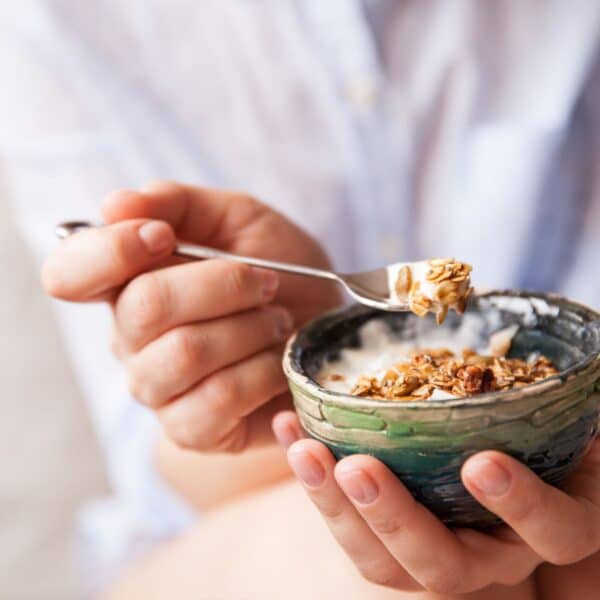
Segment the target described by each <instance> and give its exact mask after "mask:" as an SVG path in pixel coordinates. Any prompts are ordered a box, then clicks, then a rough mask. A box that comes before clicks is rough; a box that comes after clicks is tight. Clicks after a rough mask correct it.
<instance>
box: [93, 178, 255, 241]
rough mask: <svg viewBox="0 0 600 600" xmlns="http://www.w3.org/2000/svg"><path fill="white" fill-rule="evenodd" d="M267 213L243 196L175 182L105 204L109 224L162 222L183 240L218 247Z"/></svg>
mask: <svg viewBox="0 0 600 600" xmlns="http://www.w3.org/2000/svg"><path fill="white" fill-rule="evenodd" d="M266 212H267V208H266V207H265V206H264V205H263V204H261V203H260V202H258V201H256V200H254V199H252V198H250V197H248V196H246V195H243V194H239V193H234V192H225V191H222V190H215V189H209V188H200V187H193V186H186V185H181V184H178V183H172V182H159V183H156V184H153V185H151V186H148V187H146V188H145V189H144V191H142V192H136V191H131V190H123V191H120V192H115V193H113V194H111V195H110V196H108V197H107V198H106V199H105V201H104V204H103V215H104V218H105V220H106V222H107V223H115V222H117V221H122V220H125V219H135V218H140V217H144V218H151V219H160V220H163V221H166V222H168V223H170V224H171V225H172V227H173V228H174V229H175V230H176V231H177V233H178V235H179V237H181V238H182V239H185V240H189V241H202V242H204V243H207V244H209V245H215V246H224V245H226V244H227V241H228V238H231V237H233V236H234V235H236V234H237V233H239V232H240V231H241V230H243V229H244V227H246V226H247V225H248V224H249V223H251V222H252V221H254V220H255V219H257V218H259V217H260V216H261V215H262V214H264V213H266Z"/></svg>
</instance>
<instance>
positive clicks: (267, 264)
mask: <svg viewBox="0 0 600 600" xmlns="http://www.w3.org/2000/svg"><path fill="white" fill-rule="evenodd" d="M175 254H177V255H179V256H186V257H189V258H221V259H225V260H232V261H235V262H241V263H245V264H247V265H252V266H253V267H262V268H264V269H273V270H274V271H284V272H286V273H294V274H295V275H307V276H309V277H320V278H321V279H332V280H334V281H337V279H338V277H337V275H336V274H335V273H332V272H331V271H323V270H322V269H313V268H312V267H304V266H302V265H294V264H292V263H286V262H280V261H276V260H267V259H264V258H255V257H253V256H241V255H239V254H231V253H230V252H223V251H222V250H215V249H214V248H208V247H206V246H197V245H196V244H188V243H186V242H178V243H177V245H176V246H175Z"/></svg>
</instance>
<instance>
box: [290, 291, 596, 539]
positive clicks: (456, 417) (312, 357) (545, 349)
mask: <svg viewBox="0 0 600 600" xmlns="http://www.w3.org/2000/svg"><path fill="white" fill-rule="evenodd" d="M373 324H375V325H377V326H378V327H385V329H386V331H387V332H388V333H387V334H388V335H389V336H391V338H393V339H396V340H399V341H400V342H405V343H407V344H411V343H414V344H415V345H416V346H418V340H419V339H421V338H422V337H423V334H424V332H425V333H427V332H430V333H431V332H433V334H434V335H437V334H438V333H439V334H440V336H441V337H440V339H442V338H443V336H445V337H446V339H450V340H451V339H452V338H453V336H454V337H456V338H457V339H458V338H459V337H460V338H465V331H466V330H467V329H468V331H467V334H468V335H467V336H466V338H465V339H469V340H471V341H472V340H473V339H476V340H479V341H481V342H483V341H484V340H487V339H489V336H490V335H491V334H493V333H494V332H496V331H498V330H502V329H505V328H507V327H514V331H516V333H515V334H514V337H513V338H512V342H511V344H510V350H509V354H508V356H513V357H516V358H523V359H526V358H527V357H528V356H531V355H532V353H539V354H541V355H543V356H546V357H547V358H549V359H550V360H551V361H552V362H553V364H554V365H555V366H556V368H557V370H558V373H557V374H555V375H552V376H550V377H548V378H546V379H543V380H542V381H538V382H535V383H531V384H528V385H523V386H522V387H517V388H512V389H508V390H504V391H493V392H487V393H480V394H477V395H472V396H466V397H451V398H442V399H435V400H434V399H429V400H416V401H395V400H387V399H377V398H375V399H374V398H369V397H359V396H356V395H352V394H351V393H350V392H349V391H346V392H340V391H336V390H333V389H327V388H326V386H325V385H324V384H323V383H322V382H321V383H318V381H319V374H320V372H321V371H322V369H323V368H324V366H325V365H327V364H331V363H335V361H336V359H339V357H340V355H342V354H343V353H344V352H345V351H348V350H350V351H352V352H354V355H355V356H356V355H357V351H360V350H361V345H362V343H363V339H362V337H361V336H362V333H361V332H363V331H365V328H366V327H367V326H369V327H371V328H373ZM363 337H364V336H363ZM359 356H360V354H359ZM283 366H284V371H285V374H286V376H287V378H288V382H289V386H290V389H291V392H292V395H293V398H294V404H295V407H296V411H297V413H298V416H299V418H300V421H301V423H302V426H303V427H304V429H305V430H306V432H307V433H308V435H310V436H311V437H313V438H315V439H317V440H319V441H321V442H323V443H324V444H325V445H326V446H327V447H328V448H329V449H330V450H331V452H332V453H333V454H334V456H335V457H336V458H338V459H340V458H342V457H344V456H348V455H351V454H369V455H372V456H374V457H376V458H378V459H379V460H381V461H382V462H383V463H385V464H386V465H387V466H388V467H389V468H390V469H391V470H392V471H393V472H394V473H395V474H396V475H397V476H398V477H399V478H400V480H401V481H402V482H403V484H404V485H405V486H406V487H407V488H408V489H409V490H410V492H411V493H412V494H413V495H414V496H415V498H416V499H417V500H418V501H419V502H421V503H423V504H424V505H425V506H426V507H428V508H429V509H430V510H431V511H432V512H433V513H434V514H436V515H437V516H438V517H439V518H440V519H441V520H442V521H443V522H445V523H446V524H447V525H448V526H451V527H474V528H485V527H489V526H492V525H497V524H499V523H500V522H501V521H500V520H499V519H498V517H497V516H495V515H493V514H492V513H490V512H489V511H487V510H486V509H485V508H483V507H482V506H481V505H480V504H479V503H478V502H477V501H476V500H475V499H474V498H473V497H472V496H471V495H470V494H469V493H468V492H467V490H466V489H465V487H464V486H463V485H462V483H461V479H460V469H461V466H462V464H463V463H464V462H465V461H466V459H467V458H468V457H469V456H471V455H473V454H475V453H476V452H479V451H481V450H499V451H501V452H505V453H507V454H509V455H511V456H513V457H515V458H516V459H518V460H520V461H521V462H523V463H524V464H525V465H527V466H528V467H529V468H530V469H532V470H533V471H534V472H535V473H536V474H537V475H538V476H539V477H541V478H542V479H543V480H544V481H546V482H547V483H549V484H551V485H555V486H560V485H561V484H562V483H563V482H564V480H565V479H566V477H567V476H568V475H569V474H570V473H571V472H572V471H573V470H574V469H575V468H576V467H577V465H578V463H579V461H580V459H581V458H582V456H583V455H584V454H585V452H586V450H587V448H588V447H589V445H590V444H591V443H592V441H593V440H594V438H595V436H596V432H597V430H598V425H599V415H600V314H598V313H596V312H595V311H593V310H591V309H589V308H587V307H585V306H582V305H580V304H578V303H576V302H572V301H570V300H567V299H566V298H562V297H560V296H557V295H553V294H541V293H531V292H523V291H515V290H509V291H493V292H488V293H485V294H479V295H475V296H473V297H472V298H471V300H470V301H469V305H468V307H467V310H466V312H465V314H464V315H462V316H459V315H456V314H452V315H449V316H448V318H447V319H446V321H445V322H444V324H443V325H440V326H438V325H436V323H435V321H434V320H433V319H432V318H428V317H425V318H421V317H417V316H416V315H414V314H412V313H391V312H381V311H377V310H375V309H372V308H368V307H365V306H359V305H352V306H349V307H345V308H342V309H338V310H336V311H334V312H331V313H328V314H326V315H323V316H321V317H319V318H317V319H315V320H313V321H311V322H310V323H308V324H306V325H305V326H304V327H302V328H301V329H300V330H299V331H298V332H297V333H296V335H295V336H294V337H293V338H291V339H290V340H289V342H288V345H287V348H286V351H285V354H284V361H283Z"/></svg>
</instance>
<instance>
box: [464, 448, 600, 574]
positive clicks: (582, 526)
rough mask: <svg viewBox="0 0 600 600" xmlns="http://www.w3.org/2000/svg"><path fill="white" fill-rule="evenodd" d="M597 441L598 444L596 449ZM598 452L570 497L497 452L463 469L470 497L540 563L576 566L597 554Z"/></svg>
mask: <svg viewBox="0 0 600 600" xmlns="http://www.w3.org/2000/svg"><path fill="white" fill-rule="evenodd" d="M597 443H598V442H596V444H597ZM598 454H600V452H598V451H597V450H596V448H594V450H593V451H592V452H590V453H589V454H588V455H587V456H586V457H585V459H584V462H583V464H582V465H581V467H580V469H579V470H578V472H577V474H576V476H575V477H574V478H573V479H572V481H571V486H570V489H569V492H570V493H572V494H574V495H573V496H569V495H568V494H566V493H565V492H562V491H560V490H558V489H557V488H554V487H552V486H550V485H548V484H546V483H544V482H543V481H541V480H540V479H539V478H538V477H537V476H536V475H535V474H534V473H533V472H532V471H530V470H529V469H528V468H527V467H525V466H524V465H523V464H521V463H520V462H518V461H516V460H515V459H513V458H510V457H509V456H506V455H504V454H501V453H499V452H480V453H479V454H477V455H475V456H473V457H471V458H470V459H469V460H468V461H467V462H466V463H465V465H464V466H463V470H462V478H463V481H464V484H465V486H466V487H467V489H468V490H469V492H470V493H471V494H473V496H474V497H475V498H476V499H477V500H478V501H479V502H480V503H481V504H483V505H484V506H485V507H486V508H488V509H489V510H491V511H492V512H494V513H496V514H497V515H498V516H500V517H501V518H502V519H503V520H504V521H505V522H506V523H508V525H510V527H512V529H514V531H516V532H517V533H518V534H519V536H521V538H523V540H524V541H525V542H526V543H527V544H529V546H531V548H532V549H533V550H534V551H535V552H536V553H537V554H539V556H541V557H542V558H543V559H544V560H546V561H548V562H551V563H554V564H558V565H563V564H570V563H573V562H577V561H579V560H581V559H583V558H585V557H587V556H589V555H591V554H593V553H594V552H597V551H598V550H600V459H599V457H598Z"/></svg>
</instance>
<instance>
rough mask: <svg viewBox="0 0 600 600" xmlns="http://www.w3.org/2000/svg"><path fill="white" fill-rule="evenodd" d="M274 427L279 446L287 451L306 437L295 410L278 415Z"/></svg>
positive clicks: (274, 418) (274, 420)
mask: <svg viewBox="0 0 600 600" xmlns="http://www.w3.org/2000/svg"><path fill="white" fill-rule="evenodd" d="M272 427H273V433H274V434H275V437H276V439H277V441H278V442H279V445H280V446H281V447H282V448H283V449H284V450H286V451H287V449H288V448H289V447H290V446H291V445H292V444H293V443H294V442H297V441H298V440H300V439H302V438H303V437H305V436H304V431H303V430H302V427H301V425H300V421H299V419H298V415H297V414H296V413H295V412H294V411H293V410H285V411H282V412H280V413H277V414H276V415H275V417H273V423H272Z"/></svg>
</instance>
